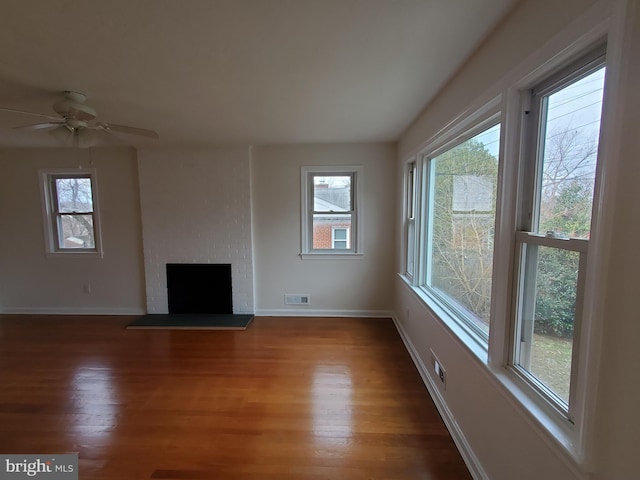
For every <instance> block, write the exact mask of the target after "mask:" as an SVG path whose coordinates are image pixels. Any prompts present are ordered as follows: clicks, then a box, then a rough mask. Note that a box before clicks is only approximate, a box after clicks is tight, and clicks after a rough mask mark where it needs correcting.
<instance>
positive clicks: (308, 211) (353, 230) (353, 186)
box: [302, 166, 362, 258]
mask: <svg viewBox="0 0 640 480" xmlns="http://www.w3.org/2000/svg"><path fill="white" fill-rule="evenodd" d="M360 182H361V168H360V167H347V166H332V167H325V166H320V167H303V168H302V255H303V258H304V257H305V256H306V255H318V256H324V257H325V258H326V257H327V255H333V254H335V255H350V254H351V255H357V254H360V253H361V250H362V249H361V247H360V245H361V241H360V228H359V222H360V215H359V206H360V202H359V197H358V193H359V187H360Z"/></svg>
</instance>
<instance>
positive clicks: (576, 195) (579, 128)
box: [537, 67, 605, 238]
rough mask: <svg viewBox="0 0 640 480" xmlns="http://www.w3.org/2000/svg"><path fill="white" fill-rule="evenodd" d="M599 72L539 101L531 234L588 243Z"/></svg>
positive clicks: (601, 75)
mask: <svg viewBox="0 0 640 480" xmlns="http://www.w3.org/2000/svg"><path fill="white" fill-rule="evenodd" d="M604 73H605V69H604V67H602V68H600V69H599V70H597V71H595V72H593V73H591V74H590V75H588V76H586V77H584V78H582V79H580V80H578V81H576V82H574V83H572V84H570V85H568V86H566V87H564V88H562V89H560V90H558V91H556V92H555V93H553V94H551V95H548V96H546V97H544V98H543V99H542V102H543V103H542V107H543V108H542V116H541V122H542V132H544V137H543V139H542V141H543V142H544V143H543V144H542V145H541V148H540V151H541V154H542V159H541V160H542V162H541V164H542V172H541V176H542V178H541V188H540V190H539V195H540V198H539V199H538V202H539V222H538V225H537V231H538V232H542V233H546V232H549V231H554V232H557V233H561V234H564V235H568V236H570V237H580V238H588V237H589V228H590V224H591V207H592V204H593V189H594V184H595V177H596V158H597V152H598V136H599V130H600V114H601V111H602V94H603V89H604Z"/></svg>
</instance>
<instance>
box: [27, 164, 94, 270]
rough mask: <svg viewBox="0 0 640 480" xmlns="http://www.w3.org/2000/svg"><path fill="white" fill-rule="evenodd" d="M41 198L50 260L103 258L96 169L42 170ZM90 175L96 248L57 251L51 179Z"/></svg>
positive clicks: (46, 245) (40, 174) (46, 244)
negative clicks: (54, 177)
mask: <svg viewBox="0 0 640 480" xmlns="http://www.w3.org/2000/svg"><path fill="white" fill-rule="evenodd" d="M38 173H39V176H40V198H41V203H42V225H43V232H44V244H45V254H46V256H47V257H48V258H103V256H104V252H103V249H102V228H101V222H100V206H99V200H98V198H99V196H98V172H97V170H96V169H95V168H75V169H46V170H40V171H39V172H38ZM78 174H81V175H88V176H90V177H91V192H92V195H93V219H94V225H93V236H94V242H95V248H93V249H87V250H86V251H83V250H79V249H78V250H75V249H74V250H61V249H56V234H57V231H56V229H55V228H54V227H53V218H52V217H53V215H54V208H53V203H52V202H53V199H52V198H51V189H50V186H49V179H50V178H51V177H52V176H62V177H64V176H65V175H69V176H74V175H78Z"/></svg>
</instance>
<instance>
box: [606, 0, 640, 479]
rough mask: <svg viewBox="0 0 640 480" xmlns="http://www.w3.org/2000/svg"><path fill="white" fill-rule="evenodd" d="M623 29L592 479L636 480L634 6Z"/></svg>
mask: <svg viewBox="0 0 640 480" xmlns="http://www.w3.org/2000/svg"><path fill="white" fill-rule="evenodd" d="M621 13H622V15H621V17H622V20H623V21H624V25H625V34H626V35H625V38H624V39H623V40H624V41H623V45H622V54H623V59H622V63H623V68H622V70H621V71H620V76H619V82H618V84H617V88H618V89H619V92H618V93H619V95H620V100H621V101H620V103H619V104H618V105H616V106H617V107H618V108H617V111H616V112H614V115H613V118H612V119H611V120H612V125H611V126H610V130H611V131H612V133H613V143H614V145H613V147H614V148H613V150H616V149H617V150H618V151H617V154H614V155H612V157H611V158H609V160H610V162H611V163H612V164H614V167H615V168H612V169H610V171H609V174H610V178H609V179H608V180H607V181H608V185H610V188H608V190H607V191H608V194H609V195H610V196H611V200H612V202H611V203H610V204H609V205H608V207H609V208H608V209H607V211H606V214H607V215H608V216H609V217H610V218H611V229H610V247H609V249H608V251H607V252H606V255H605V257H604V258H603V263H604V264H605V265H607V266H608V268H609V272H608V276H607V284H608V288H607V290H606V292H603V293H604V296H603V299H602V303H603V304H604V312H603V320H604V322H603V329H602V340H603V341H602V355H601V366H600V369H601V372H602V373H601V375H600V388H599V395H598V405H597V416H596V423H597V430H596V438H597V443H596V451H595V457H596V472H597V475H596V478H597V479H598V480H617V479H620V480H622V479H625V480H626V479H630V478H638V476H640V474H639V473H638V472H639V471H640V455H639V452H640V411H639V408H640V348H639V347H638V340H639V339H640V313H639V312H640V310H639V307H638V296H639V294H640V280H639V278H638V272H640V251H639V250H638V244H639V243H638V239H639V238H640V221H638V219H639V218H640V217H639V215H640V118H639V117H638V112H639V111H640V92H639V91H638V87H639V86H640V1H639V0H633V1H630V2H629V6H628V9H626V10H624V11H622V12H621Z"/></svg>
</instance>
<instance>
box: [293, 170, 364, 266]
mask: <svg viewBox="0 0 640 480" xmlns="http://www.w3.org/2000/svg"><path fill="white" fill-rule="evenodd" d="M363 170H364V169H363V167H362V166H361V165H320V166H303V167H301V169H300V182H301V183H300V185H301V188H300V193H301V197H300V205H301V208H300V212H301V220H300V238H301V246H300V258H302V259H303V260H310V259H311V260H318V259H328V260H329V259H341V260H344V259H359V258H361V257H362V256H363V255H364V252H363V250H362V210H363V208H362V207H363V205H362V203H363V202H362V191H363V188H362V187H363V173H362V172H363ZM317 173H321V174H326V175H332V174H336V175H340V174H347V173H348V174H353V176H354V184H353V185H352V188H353V203H354V209H353V214H352V215H353V216H352V226H351V235H352V237H351V248H350V249H348V250H344V251H342V252H341V251H340V250H339V249H338V250H312V249H311V248H310V245H311V243H310V242H311V241H312V240H313V218H312V215H311V210H312V208H313V205H312V203H311V191H310V183H309V182H310V176H311V175H312V174H317Z"/></svg>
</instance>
